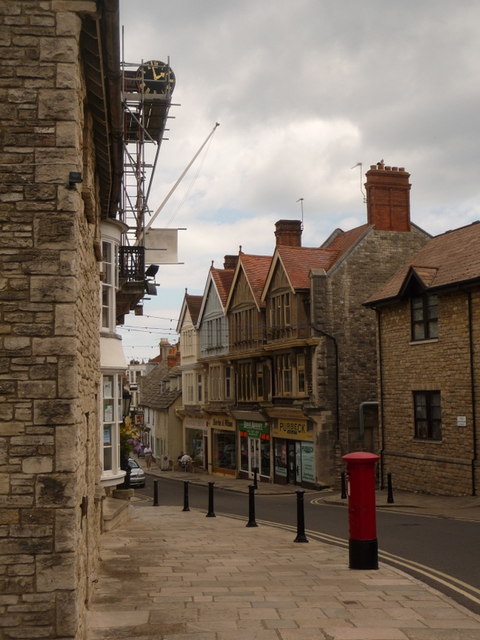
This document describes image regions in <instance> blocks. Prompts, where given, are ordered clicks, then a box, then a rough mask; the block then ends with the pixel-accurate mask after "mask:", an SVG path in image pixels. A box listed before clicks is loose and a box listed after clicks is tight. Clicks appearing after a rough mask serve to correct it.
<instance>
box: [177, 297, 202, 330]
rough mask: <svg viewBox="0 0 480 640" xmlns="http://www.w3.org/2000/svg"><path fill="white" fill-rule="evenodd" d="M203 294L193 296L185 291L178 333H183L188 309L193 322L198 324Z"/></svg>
mask: <svg viewBox="0 0 480 640" xmlns="http://www.w3.org/2000/svg"><path fill="white" fill-rule="evenodd" d="M202 299H203V296H192V295H191V294H189V293H187V292H185V295H184V297H183V303H182V309H181V311H180V317H179V318H178V322H177V333H181V330H182V325H183V323H184V322H185V315H186V313H187V311H188V313H189V314H190V318H191V320H192V324H193V325H196V324H197V320H198V314H199V313H200V307H201V306H202Z"/></svg>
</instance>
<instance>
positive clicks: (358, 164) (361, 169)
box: [351, 162, 367, 204]
mask: <svg viewBox="0 0 480 640" xmlns="http://www.w3.org/2000/svg"><path fill="white" fill-rule="evenodd" d="M357 167H360V193H361V194H362V196H363V203H364V204H365V203H366V202H367V196H366V195H365V192H364V191H363V189H362V176H363V165H362V163H361V162H357V164H356V165H355V166H353V167H351V168H352V169H356V168H357Z"/></svg>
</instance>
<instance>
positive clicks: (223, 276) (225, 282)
mask: <svg viewBox="0 0 480 640" xmlns="http://www.w3.org/2000/svg"><path fill="white" fill-rule="evenodd" d="M210 273H211V274H212V279H213V280H214V282H215V286H216V287H217V291H218V295H219V296H220V302H221V303H222V306H223V307H225V304H226V302H227V298H228V294H229V292H230V287H231V286H232V282H233V276H234V274H235V269H216V268H215V267H211V268H210Z"/></svg>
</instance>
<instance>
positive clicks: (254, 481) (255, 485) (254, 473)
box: [253, 467, 258, 489]
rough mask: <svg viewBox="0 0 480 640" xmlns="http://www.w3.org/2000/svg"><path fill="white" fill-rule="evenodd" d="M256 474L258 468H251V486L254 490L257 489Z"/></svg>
mask: <svg viewBox="0 0 480 640" xmlns="http://www.w3.org/2000/svg"><path fill="white" fill-rule="evenodd" d="M257 474H258V467H254V468H253V486H254V488H255V489H258V482H257Z"/></svg>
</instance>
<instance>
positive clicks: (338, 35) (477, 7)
mask: <svg viewBox="0 0 480 640" xmlns="http://www.w3.org/2000/svg"><path fill="white" fill-rule="evenodd" d="M120 7H121V14H120V22H121V24H122V25H123V27H124V51H123V58H124V60H125V61H126V62H129V63H139V64H140V63H141V62H142V61H148V60H161V61H164V62H167V61H170V66H171V67H172V69H173V71H174V73H175V76H176V87H175V91H174V94H173V102H174V103H175V104H176V105H178V106H172V108H171V110H170V115H171V116H174V118H172V119H171V120H170V124H169V128H170V131H169V132H168V133H167V134H166V135H167V136H168V138H169V140H167V141H164V142H163V144H162V147H161V151H160V156H159V161H158V164H157V170H156V174H155V179H154V185H153V188H152V192H151V195H150V199H149V206H150V208H151V209H152V210H155V209H156V208H157V207H158V206H159V204H160V203H161V202H162V201H163V199H164V197H165V196H166V194H167V193H168V191H169V190H170V188H171V187H172V185H173V184H174V183H175V181H176V180H177V178H178V177H179V176H180V174H181V173H182V171H183V170H184V169H185V168H186V166H187V165H188V163H189V162H190V161H191V160H192V158H193V156H194V154H195V153H196V151H197V150H198V148H199V147H200V146H201V144H202V143H203V142H204V141H205V139H206V138H207V136H208V134H209V133H210V131H211V130H212V128H213V127H214V125H215V122H219V123H220V127H218V128H217V130H216V131H215V134H214V135H213V136H212V138H211V139H210V142H209V143H208V145H207V146H206V147H205V149H204V151H203V152H202V154H201V155H200V156H199V158H198V159H197V160H196V162H195V163H194V165H193V166H192V168H191V169H190V171H189V172H188V173H187V175H186V177H185V178H184V179H183V180H182V182H181V183H180V186H179V187H178V189H177V190H176V191H175V193H174V194H173V196H172V197H171V199H170V200H169V202H168V204H167V205H166V206H165V208H164V209H163V210H162V212H161V214H160V215H159V216H158V218H157V220H156V222H155V224H154V227H179V228H180V227H181V228H183V227H185V228H186V231H181V232H179V233H180V235H179V260H180V261H181V262H183V263H184V264H181V265H177V266H164V267H161V268H160V271H159V273H158V276H157V281H158V282H159V283H160V287H159V289H158V296H157V297H156V298H152V299H151V300H150V301H146V302H145V305H144V314H145V315H144V316H143V318H142V317H135V316H133V314H130V315H129V316H127V318H126V323H125V329H123V330H122V331H121V333H122V335H123V341H124V347H125V353H126V356H127V359H130V358H133V357H138V358H150V357H154V356H155V355H156V354H157V352H158V348H157V345H158V342H159V340H160V338H162V337H167V338H169V339H170V340H171V341H172V342H173V341H174V339H175V337H176V334H175V328H176V319H177V318H178V315H179V312H180V308H181V304H182V300H183V295H184V292H185V289H186V288H187V289H188V292H189V293H192V294H202V293H203V289H204V285H205V282H206V278H207V275H208V270H209V267H210V264H211V263H212V261H214V264H215V266H217V267H222V265H223V256H224V255H226V254H237V253H238V249H239V246H240V245H241V246H242V250H243V251H244V252H245V253H253V254H261V255H271V254H272V252H273V249H274V244H275V243H274V235H273V234H274V225H275V222H276V221H277V220H280V219H284V218H286V219H300V217H301V203H299V202H297V201H298V200H299V199H300V198H303V222H304V232H303V245H304V246H318V245H320V244H321V243H322V242H323V240H325V238H326V237H327V236H328V235H329V234H330V233H331V231H333V229H335V228H337V227H340V228H342V229H344V230H347V229H350V228H352V227H355V226H357V225H360V224H363V223H364V222H366V208H365V205H364V203H363V196H362V193H361V190H360V187H361V185H363V183H364V181H365V178H364V175H361V172H360V168H359V167H356V168H354V169H352V167H354V165H356V164H357V163H359V162H360V163H362V165H363V174H364V173H365V172H366V171H367V170H368V168H369V166H370V165H371V164H375V163H376V162H378V161H379V160H381V159H384V160H385V164H387V165H391V166H398V167H405V169H406V170H407V171H408V172H409V173H410V174H411V177H410V181H411V183H412V190H411V214H412V220H413V221H414V222H415V223H416V224H418V225H419V226H421V227H422V228H424V229H425V230H426V231H428V232H429V233H431V234H432V235H435V234H438V233H441V232H443V231H446V230H448V229H453V228H457V227H459V226H462V225H464V224H468V223H470V222H472V221H474V220H477V219H480V179H479V178H480V171H479V170H480V136H479V130H480V123H479V117H480V115H479V114H480V2H478V0H450V1H445V0H416V1H414V0H405V1H404V2H401V3H400V2H394V1H393V0H387V1H384V2H378V0H377V1H375V2H374V1H372V0H363V2H358V0H171V1H170V2H164V1H159V0H135V1H134V0H120ZM152 316H156V317H152ZM133 329H135V330H133Z"/></svg>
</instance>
